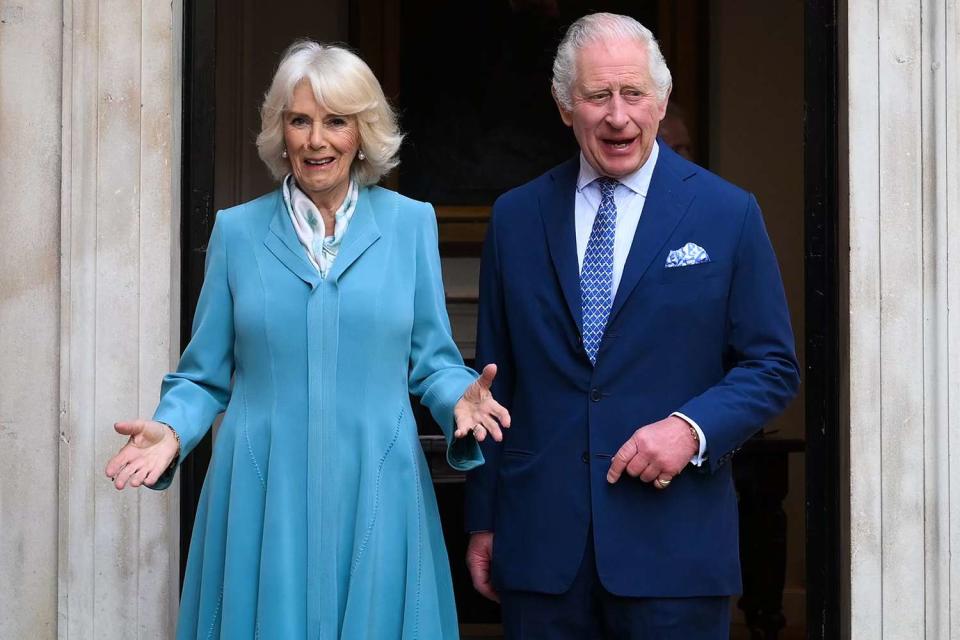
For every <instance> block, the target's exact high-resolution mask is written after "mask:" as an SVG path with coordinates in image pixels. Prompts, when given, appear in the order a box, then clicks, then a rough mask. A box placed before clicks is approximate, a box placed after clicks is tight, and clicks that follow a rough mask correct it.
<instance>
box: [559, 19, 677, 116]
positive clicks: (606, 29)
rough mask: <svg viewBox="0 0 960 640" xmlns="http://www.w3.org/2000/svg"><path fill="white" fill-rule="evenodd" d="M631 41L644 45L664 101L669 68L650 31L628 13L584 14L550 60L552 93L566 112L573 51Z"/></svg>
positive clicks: (573, 70) (574, 59) (570, 100)
mask: <svg viewBox="0 0 960 640" xmlns="http://www.w3.org/2000/svg"><path fill="white" fill-rule="evenodd" d="M616 40H634V41H636V42H638V43H640V44H641V45H646V47H647V64H648V65H649V66H650V78H651V79H653V84H654V87H655V90H656V92H657V99H659V100H660V101H663V100H666V98H667V95H668V94H669V93H670V88H671V87H672V86H673V78H671V76H670V69H668V68H667V63H666V61H664V59H663V54H662V53H660V46H659V45H658V44H657V41H656V39H655V38H654V37H653V34H652V33H651V32H650V30H649V29H647V28H646V27H645V26H643V25H642V24H640V23H639V22H637V21H636V20H634V19H633V18H631V17H629V16H621V15H617V14H615V13H591V14H589V15H585V16H583V17H582V18H580V19H579V20H577V21H576V22H574V23H573V24H571V25H570V28H569V29H567V33H566V35H564V36H563V40H562V41H561V42H560V46H559V47H557V56H556V57H555V58H554V59H553V95H554V96H556V99H557V102H559V103H560V105H561V106H562V107H563V108H564V109H565V110H567V111H570V110H572V109H573V84H574V82H576V79H577V77H576V76H577V53H578V52H579V51H580V50H581V49H583V48H584V47H586V46H587V45H590V44H595V43H597V42H610V41H616Z"/></svg>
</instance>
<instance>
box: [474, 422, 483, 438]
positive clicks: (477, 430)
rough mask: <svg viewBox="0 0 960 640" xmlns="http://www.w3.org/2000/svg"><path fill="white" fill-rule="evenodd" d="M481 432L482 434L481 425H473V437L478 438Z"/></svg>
mask: <svg viewBox="0 0 960 640" xmlns="http://www.w3.org/2000/svg"><path fill="white" fill-rule="evenodd" d="M483 432H484V428H483V425H481V424H475V425H473V435H474V437H479V436H480V435H481V434H483Z"/></svg>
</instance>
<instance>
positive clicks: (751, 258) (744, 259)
mask: <svg viewBox="0 0 960 640" xmlns="http://www.w3.org/2000/svg"><path fill="white" fill-rule="evenodd" d="M727 308H728V312H727V326H726V335H727V344H726V354H725V361H726V362H728V363H729V364H728V365H727V371H726V374H725V375H724V377H723V378H722V379H721V380H720V382H718V383H717V384H715V385H714V386H712V387H710V388H709V389H707V390H706V391H704V392H703V393H702V394H700V395H698V396H696V397H694V398H692V399H691V400H689V401H688V402H687V403H685V404H684V405H683V406H682V407H680V408H678V411H679V412H680V413H683V414H684V415H687V416H690V417H691V418H692V419H694V420H696V421H697V424H698V425H700V428H701V429H702V430H703V433H704V435H705V436H706V440H707V456H708V462H709V467H710V470H711V471H715V470H716V469H717V468H718V467H720V466H721V465H723V464H724V463H725V462H726V461H727V460H729V458H730V456H731V455H733V453H735V452H736V450H737V449H738V448H739V447H740V445H742V444H743V442H744V441H746V440H747V439H748V438H749V437H750V436H752V435H753V434H754V433H756V432H757V431H758V430H759V429H760V428H762V427H763V425H764V423H766V422H767V421H768V420H770V419H772V418H773V417H774V416H776V415H777V414H779V413H780V412H781V411H782V410H783V409H784V408H785V407H786V406H787V403H788V402H789V401H790V400H791V399H792V398H793V397H794V396H795V395H796V393H797V389H798V388H799V385H800V372H799V366H798V364H797V356H796V353H795V351H794V338H793V330H792V329H791V327H790V313H789V311H788V309H787V301H786V296H785V295H784V291H783V281H782V280H781V277H780V268H779V266H778V265H777V258H776V256H775V255H774V253H773V247H772V246H771V245H770V239H769V237H768V236H767V231H766V229H765V227H764V224H763V217H762V216H761V214H760V208H759V206H757V201H756V200H755V199H754V198H753V196H750V197H749V199H748V202H747V210H746V214H745V216H744V220H743V227H742V229H741V232H740V239H739V242H738V246H737V251H736V256H735V263H734V272H733V278H732V282H731V285H730V294H729V300H728V307H727Z"/></svg>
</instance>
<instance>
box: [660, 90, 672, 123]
mask: <svg viewBox="0 0 960 640" xmlns="http://www.w3.org/2000/svg"><path fill="white" fill-rule="evenodd" d="M672 91H673V87H672V86H671V87H670V88H669V89H667V95H665V96H663V100H661V101H660V120H663V119H664V117H666V115H667V105H668V104H669V103H670V93H671V92H672Z"/></svg>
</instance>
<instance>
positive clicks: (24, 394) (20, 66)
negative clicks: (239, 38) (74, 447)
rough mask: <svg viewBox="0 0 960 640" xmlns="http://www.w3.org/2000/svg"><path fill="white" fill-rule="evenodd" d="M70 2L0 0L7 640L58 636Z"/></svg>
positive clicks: (3, 601)
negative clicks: (63, 164) (65, 77)
mask: <svg viewBox="0 0 960 640" xmlns="http://www.w3.org/2000/svg"><path fill="white" fill-rule="evenodd" d="M60 41H61V0H35V1H31V2H28V1H26V0H21V1H20V2H11V1H8V0H0V638H37V639H40V640H47V639H49V638H54V637H55V636H56V633H57V504H58V494H57V452H58V445H59V442H60V440H59V439H58V435H57V434H58V429H59V418H58V412H57V394H58V389H59V375H58V367H59V349H58V343H59V338H60V314H59V301H60V286H59V280H60V262H59V257H58V256H59V252H60V215H59V213H60V211H59V210H60V113H61V111H60V59H61V55H60Z"/></svg>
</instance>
